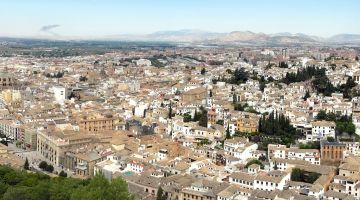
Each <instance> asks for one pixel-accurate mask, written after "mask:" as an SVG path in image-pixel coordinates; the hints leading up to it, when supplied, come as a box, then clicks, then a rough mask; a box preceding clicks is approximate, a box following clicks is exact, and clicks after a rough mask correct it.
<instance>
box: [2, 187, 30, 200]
mask: <svg viewBox="0 0 360 200" xmlns="http://www.w3.org/2000/svg"><path fill="white" fill-rule="evenodd" d="M3 200H32V198H31V191H30V188H28V187H25V186H19V187H11V188H8V190H7V191H6V192H5V194H4V196H3Z"/></svg>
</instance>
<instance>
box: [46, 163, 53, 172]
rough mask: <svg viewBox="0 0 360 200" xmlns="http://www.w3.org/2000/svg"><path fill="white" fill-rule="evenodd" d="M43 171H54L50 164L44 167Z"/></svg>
mask: <svg viewBox="0 0 360 200" xmlns="http://www.w3.org/2000/svg"><path fill="white" fill-rule="evenodd" d="M45 171H47V172H50V173H52V172H53V171H54V167H53V166H52V165H48V166H46V167H45Z"/></svg>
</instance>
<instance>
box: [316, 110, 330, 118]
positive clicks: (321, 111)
mask: <svg viewBox="0 0 360 200" xmlns="http://www.w3.org/2000/svg"><path fill="white" fill-rule="evenodd" d="M326 117H327V115H326V111H325V110H320V111H319V112H318V114H317V115H316V119H317V120H325V119H326Z"/></svg>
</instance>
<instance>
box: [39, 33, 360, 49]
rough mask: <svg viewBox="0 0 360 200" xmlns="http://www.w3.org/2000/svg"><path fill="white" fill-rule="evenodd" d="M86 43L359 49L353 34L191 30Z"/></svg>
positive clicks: (358, 39)
mask: <svg viewBox="0 0 360 200" xmlns="http://www.w3.org/2000/svg"><path fill="white" fill-rule="evenodd" d="M34 38H38V37H34ZM75 39H76V38H75ZM59 40H60V39H59ZM63 40H66V39H63ZM77 40H81V39H77ZM87 40H102V41H104V40H108V41H146V42H186V43H191V44H219V45H222V44H226V45H278V46H281V45H343V44H344V45H360V35H356V34H339V35H335V36H332V37H329V38H322V37H318V36H314V35H306V34H303V33H295V34H293V33H289V32H282V33H274V34H265V33H255V32H251V31H233V32H228V33H217V32H209V31H203V30H192V29H183V30H175V31H158V32H154V33H150V34H138V35H136V34H135V35H134V34H118V35H108V36H105V37H98V38H91V39H87Z"/></svg>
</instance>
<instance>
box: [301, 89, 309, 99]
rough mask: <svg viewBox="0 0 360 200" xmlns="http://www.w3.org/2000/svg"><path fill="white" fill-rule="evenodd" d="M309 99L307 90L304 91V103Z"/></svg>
mask: <svg viewBox="0 0 360 200" xmlns="http://www.w3.org/2000/svg"><path fill="white" fill-rule="evenodd" d="M309 97H310V92H309V90H306V92H305V95H304V97H303V99H304V101H306V100H307V99H308V98H309Z"/></svg>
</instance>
